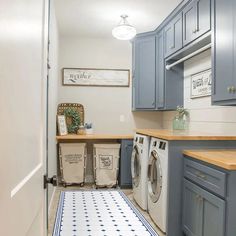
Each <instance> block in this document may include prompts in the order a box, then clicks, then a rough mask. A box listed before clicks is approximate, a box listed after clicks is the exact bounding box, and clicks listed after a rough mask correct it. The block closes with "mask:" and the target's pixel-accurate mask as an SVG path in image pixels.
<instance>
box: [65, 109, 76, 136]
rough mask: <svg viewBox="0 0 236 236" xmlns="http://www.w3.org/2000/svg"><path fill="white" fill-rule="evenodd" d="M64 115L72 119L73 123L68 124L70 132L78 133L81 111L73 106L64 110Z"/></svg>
mask: <svg viewBox="0 0 236 236" xmlns="http://www.w3.org/2000/svg"><path fill="white" fill-rule="evenodd" d="M64 115H65V117H66V118H71V119H72V123H71V124H69V125H68V124H67V129H68V133H77V130H78V129H79V126H80V115H79V113H78V112H77V111H76V110H75V109H73V108H67V109H65V110H64Z"/></svg>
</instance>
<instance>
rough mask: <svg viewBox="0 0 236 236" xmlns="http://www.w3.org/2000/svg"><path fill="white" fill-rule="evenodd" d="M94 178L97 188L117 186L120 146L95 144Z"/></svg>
mask: <svg viewBox="0 0 236 236" xmlns="http://www.w3.org/2000/svg"><path fill="white" fill-rule="evenodd" d="M93 147H94V148H93V153H94V177H95V184H96V186H97V187H113V186H115V185H116V184H117V175H118V169H119V158H120V144H118V143H117V144H94V146H93Z"/></svg>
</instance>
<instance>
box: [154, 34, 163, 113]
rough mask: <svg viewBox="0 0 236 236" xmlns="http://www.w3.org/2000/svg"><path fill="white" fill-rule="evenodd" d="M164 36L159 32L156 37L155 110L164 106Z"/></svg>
mask: <svg viewBox="0 0 236 236" xmlns="http://www.w3.org/2000/svg"><path fill="white" fill-rule="evenodd" d="M163 46H164V36H163V31H160V32H159V33H158V34H157V36H156V108H157V109H163V108H164V106H165V68H164V67H165V61H164V50H163Z"/></svg>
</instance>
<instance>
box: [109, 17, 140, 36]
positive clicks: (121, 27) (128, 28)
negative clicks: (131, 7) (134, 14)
mask: <svg viewBox="0 0 236 236" xmlns="http://www.w3.org/2000/svg"><path fill="white" fill-rule="evenodd" d="M120 17H121V21H120V23H119V24H118V25H117V26H116V27H115V28H114V29H113V30H112V35H113V36H114V37H115V38H117V39H120V40H130V39H132V38H133V37H134V36H135V35H136V29H135V28H134V27H133V26H132V25H130V24H129V23H128V21H127V19H126V18H127V17H128V16H127V15H121V16H120Z"/></svg>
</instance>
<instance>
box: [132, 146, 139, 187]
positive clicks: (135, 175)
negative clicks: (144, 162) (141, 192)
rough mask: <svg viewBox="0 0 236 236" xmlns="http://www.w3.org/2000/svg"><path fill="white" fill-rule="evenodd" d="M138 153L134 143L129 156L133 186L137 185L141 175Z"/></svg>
mask: <svg viewBox="0 0 236 236" xmlns="http://www.w3.org/2000/svg"><path fill="white" fill-rule="evenodd" d="M140 164H141V163H140V153H139V150H138V147H137V146H136V145H135V146H134V148H133V152H132V158H131V174H132V182H133V186H134V187H138V185H139V182H140V177H141V165H140Z"/></svg>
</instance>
